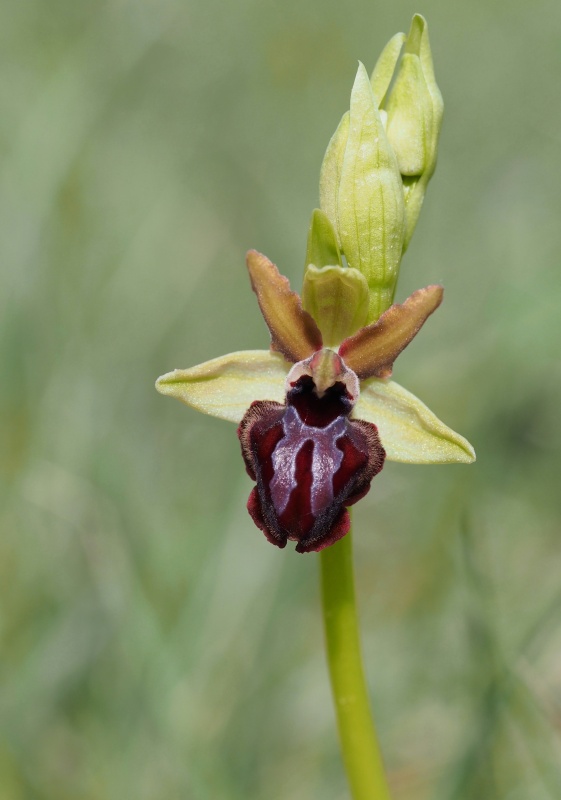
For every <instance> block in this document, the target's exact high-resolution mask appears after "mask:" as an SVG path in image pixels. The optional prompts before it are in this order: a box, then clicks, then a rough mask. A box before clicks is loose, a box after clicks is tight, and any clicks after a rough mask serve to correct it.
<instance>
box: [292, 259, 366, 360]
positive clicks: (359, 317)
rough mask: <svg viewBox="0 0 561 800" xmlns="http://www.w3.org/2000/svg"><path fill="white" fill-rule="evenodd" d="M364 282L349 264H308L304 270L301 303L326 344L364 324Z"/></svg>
mask: <svg viewBox="0 0 561 800" xmlns="http://www.w3.org/2000/svg"><path fill="white" fill-rule="evenodd" d="M368 303H369V297H368V284H367V283H366V278H365V277H364V275H362V274H361V273H360V272H359V271H358V270H357V269H353V268H352V267H338V266H326V267H323V268H321V269H318V267H316V266H315V265H314V264H309V265H308V267H307V269H306V272H305V273H304V286H303V289H302V305H303V307H304V309H305V310H306V311H308V312H309V313H310V314H311V315H312V317H313V318H314V319H315V321H316V322H317V324H318V327H319V329H320V331H321V334H322V336H323V343H324V345H325V346H326V347H335V346H338V345H339V344H341V342H342V341H343V339H346V338H347V337H348V336H352V335H353V333H356V332H357V331H358V330H359V328H362V327H364V325H366V322H367V319H368Z"/></svg>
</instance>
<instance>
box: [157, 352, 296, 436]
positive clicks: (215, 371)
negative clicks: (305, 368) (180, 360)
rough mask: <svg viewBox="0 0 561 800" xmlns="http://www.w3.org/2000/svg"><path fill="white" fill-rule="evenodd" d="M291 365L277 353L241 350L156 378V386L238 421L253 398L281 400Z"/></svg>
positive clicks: (164, 391)
mask: <svg viewBox="0 0 561 800" xmlns="http://www.w3.org/2000/svg"><path fill="white" fill-rule="evenodd" d="M291 366H292V364H289V363H288V361H285V360H284V358H283V357H282V356H281V355H280V353H273V352H271V351H269V350H242V351H240V352H237V353H229V354H228V355H226V356H221V357H220V358H213V359H212V361H206V362H205V363H204V364H199V365H198V366H196V367H191V369H176V370H174V371H173V372H168V373H167V374H166V375H162V377H161V378H158V380H157V381H156V389H157V390H158V391H159V392H160V393H161V394H165V395H169V396H170V397H176V398H177V399H178V400H181V402H182V403H185V404H186V405H188V406H191V407H192V408H195V409H197V411H202V412H203V414H210V416H212V417H218V418H219V419H225V420H228V421H229V422H240V421H241V419H242V417H243V415H244V414H245V412H246V411H247V409H248V408H249V406H250V405H251V404H252V402H253V401H254V400H276V401H277V402H279V403H283V402H284V399H285V389H284V382H285V379H286V375H287V373H288V371H289V369H290V368H291Z"/></svg>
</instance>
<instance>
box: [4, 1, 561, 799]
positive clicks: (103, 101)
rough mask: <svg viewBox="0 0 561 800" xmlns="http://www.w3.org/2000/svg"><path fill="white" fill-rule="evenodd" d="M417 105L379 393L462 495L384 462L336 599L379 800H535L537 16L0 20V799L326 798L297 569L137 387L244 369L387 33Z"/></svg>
mask: <svg viewBox="0 0 561 800" xmlns="http://www.w3.org/2000/svg"><path fill="white" fill-rule="evenodd" d="M415 11H420V12H422V13H424V14H425V15H426V17H427V18H428V21H429V27H430V34H431V41H432V45H433V53H434V59H435V64H436V73H437V79H438V81H439V84H440V86H441V89H442V92H443V95H444V99H445V121H444V128H443V133H442V137H441V146H440V156H439V166H438V169H437V172H436V175H435V177H434V179H433V181H432V183H431V186H430V188H429V191H428V194H427V199H426V201H425V207H424V209H423V214H422V215H421V219H420V222H419V226H418V228H417V231H416V234H415V237H414V239H413V242H412V245H411V247H410V249H409V251H408V253H407V255H406V257H405V259H404V262H403V266H402V277H401V282H400V287H399V290H398V297H399V298H400V299H403V298H404V297H405V296H407V294H408V293H409V292H410V291H412V290H413V289H416V288H418V287H420V286H424V285H426V284H428V283H431V282H436V281H441V282H442V283H443V284H444V285H445V287H446V298H445V303H444V305H443V307H442V309H441V310H440V311H439V312H438V314H437V315H435V317H434V318H432V319H431V321H430V323H429V324H428V325H427V326H426V328H425V329H424V330H423V334H422V336H420V337H419V338H418V340H416V341H415V343H414V345H412V346H411V347H410V348H409V349H408V351H407V352H406V353H405V354H404V355H403V356H402V357H401V358H400V359H399V362H398V366H397V369H396V373H395V377H396V379H397V380H398V381H399V382H400V383H402V384H403V385H405V386H406V387H407V388H408V389H410V390H411V391H413V392H414V393H415V394H417V395H418V396H420V397H421V398H422V399H423V400H424V401H425V402H426V403H427V404H428V405H429V407H431V408H432V409H433V410H434V411H435V412H436V413H437V414H438V415H439V416H441V417H442V418H443V419H444V420H445V421H446V422H447V423H448V424H450V425H451V426H452V427H454V428H455V429H457V430H459V431H460V432H462V433H463V434H464V435H466V436H467V437H468V438H469V439H470V440H471V441H472V443H473V444H474V446H475V448H476V450H477V453H478V461H477V464H476V465H475V466H472V467H463V466H440V467H410V466H405V465H399V464H388V465H387V467H386V469H384V471H383V473H382V474H381V475H380V476H379V477H377V478H376V480H375V482H374V484H373V488H372V491H371V492H370V494H369V495H368V497H367V498H366V499H365V500H364V501H362V502H361V503H360V504H359V506H358V507H357V510H356V514H355V522H356V547H357V553H356V556H357V565H358V591H359V598H360V606H361V618H362V626H363V631H364V648H365V655H366V661H367V666H368V677H369V682H370V686H371V692H372V698H373V704H374V707H375V712H376V716H377V720H378V725H379V730H380V735H381V739H382V744H383V750H384V754H385V757H386V760H387V764H388V769H389V775H390V780H391V784H392V787H393V792H394V797H395V800H429V798H430V800H547V799H548V798H552V799H553V800H555V799H557V800H558V798H559V797H561V766H560V764H561V747H560V741H561V739H560V736H561V626H560V620H561V581H560V576H561V552H560V551H561V537H560V529H561V491H560V489H559V480H560V476H561V469H560V461H559V450H560V446H561V421H560V416H559V408H560V403H561V364H560V360H559V355H558V350H559V340H560V338H561V337H560V332H561V331H560V329H561V325H560V311H559V309H560V307H561V280H560V278H559V274H560V270H559V267H560V264H559V252H560V222H559V219H560V211H561V202H560V195H559V152H560V145H561V137H560V130H561V104H560V101H559V85H560V83H561V47H560V42H561V7H560V6H559V2H558V0H543V1H542V0H539V1H538V2H534V3H527V2H523V0H497V1H496V2H489V0H476V1H475V2H470V3H456V2H449V3H444V2H437V0H425V2H424V5H423V6H422V7H421V6H419V5H418V4H417V3H412V2H408V1H407V2H405V1H404V2H385V3H382V2H381V1H380V0H368V2H367V0H348V1H347V2H345V3H342V2H338V1H337V0H285V2H282V3H281V2H274V1H273V0H261V1H259V0H237V2H230V3H228V2H226V0H205V2H203V1H202V0H198V2H195V1H194V0H184V1H183V2H182V0H135V1H134V2H133V1H132V0H105V1H102V0H98V1H97V2H94V1H93V0H91V1H89V0H8V2H6V3H4V4H3V6H2V10H1V12H0V60H1V68H0V102H1V108H2V114H1V115H0V150H1V165H0V209H1V210H0V220H1V222H0V229H1V235H0V287H1V291H0V304H1V311H0V331H1V345H0V346H1V361H0V365H1V366H0V368H1V381H0V410H1V437H0V483H1V488H0V500H1V511H0V515H1V516H0V522H1V536H0V636H1V650H0V798H1V800H123V799H124V800H128V798H135V800H176V799H177V800H207V799H208V800H216V799H218V800H222V798H224V800H242V798H243V800H262V799H263V800H312V798H313V799H314V800H345V798H347V796H348V795H347V790H346V784H345V779H344V775H343V772H342V767H341V764H340V760H339V755H338V748H337V740H336V734H335V724H334V716H333V711H332V706H331V698H330V693H329V686H328V682H327V674H326V668H325V663H324V652H323V641H322V629H321V620H320V613H319V601H318V580H317V578H318V575H317V566H318V565H317V563H316V562H317V559H316V557H315V556H313V555H312V556H299V555H296V554H295V553H294V552H293V551H291V550H289V549H288V548H287V550H286V551H284V552H281V551H278V550H277V549H276V548H273V547H271V545H269V544H268V543H267V542H266V541H265V538H264V537H263V535H262V534H261V533H260V532H259V531H258V530H257V529H256V528H255V527H254V526H253V524H252V523H251V521H250V519H249V517H248V515H247V512H246V509H245V503H246V498H247V495H248V492H249V490H250V486H251V482H250V480H249V478H248V477H247V476H246V475H245V472H244V470H243V468H242V462H241V458H240V454H239V446H238V442H237V439H236V435H235V429H234V426H232V425H229V424H227V423H225V422H220V421H217V420H214V419H211V418H207V417H203V416H200V415H197V413H196V412H194V411H191V410H190V409H187V408H185V407H183V406H181V405H180V404H179V403H177V402H172V401H171V400H167V399H164V398H162V397H161V396H159V395H157V394H156V392H155V391H154V389H153V383H154V379H155V378H156V377H157V376H158V375H159V374H161V373H163V372H166V371H169V370H170V369H173V368H175V367H187V366H190V365H192V364H196V363H199V362H200V361H203V360H205V359H208V358H212V357H214V356H217V355H220V354H222V353H225V352H229V351H231V350H236V349H244V348H255V347H266V346H267V343H268V336H267V333H266V329H265V326H264V324H263V322H262V320H261V317H260V314H259V312H258V309H257V304H256V302H255V299H254V297H253V295H252V293H251V292H250V291H249V287H248V280H247V276H246V273H245V266H244V253H245V251H246V250H247V249H248V248H250V247H255V248H257V249H259V250H261V251H263V252H265V253H267V255H268V256H269V257H270V258H272V259H273V260H274V261H275V262H276V263H278V264H279V266H280V267H281V269H282V271H283V272H285V273H286V274H287V275H289V276H290V278H291V280H292V282H293V285H294V286H296V287H298V286H299V284H300V281H301V275H302V269H303V258H304V252H305V237H306V230H307V225H308V219H309V214H310V212H311V210H312V208H313V207H314V206H315V205H317V182H318V175H319V167H320V164H321V159H322V155H323V151H324V149H325V147H326V145H327V142H328V140H329V137H330V136H331V134H332V132H333V131H334V129H335V126H336V124H337V122H338V120H339V118H340V116H341V115H342V113H343V112H344V111H345V109H346V108H347V107H348V99H349V94H350V89H351V85H352V81H353V78H354V74H355V70H356V65H357V60H358V59H361V60H362V61H364V62H365V63H366V65H367V67H368V68H369V69H371V68H372V67H373V65H374V62H375V59H376V57H377V54H378V53H379V51H380V50H381V48H382V46H383V45H384V44H385V42H386V41H387V40H388V39H389V38H390V36H392V35H393V34H394V33H395V32H397V31H398V30H407V29H408V26H409V22H410V18H411V15H412V13H413V12H415Z"/></svg>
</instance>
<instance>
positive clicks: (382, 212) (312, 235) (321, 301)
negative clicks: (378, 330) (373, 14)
mask: <svg viewBox="0 0 561 800" xmlns="http://www.w3.org/2000/svg"><path fill="white" fill-rule="evenodd" d="M442 112H443V103H442V96H441V94H440V90H439V89H438V86H437V84H436V81H435V76H434V69H433V64H432V56H431V49H430V43H429V38H428V30H427V23H426V21H425V19H424V18H423V17H422V16H420V15H419V14H415V16H414V17H413V20H412V23H411V29H410V31H409V34H408V35H407V36H405V34H403V33H398V34H396V35H395V36H394V37H393V38H392V39H390V41H389V42H388V44H387V45H386V47H385V48H384V50H383V51H382V53H381V55H380V57H379V59H378V61H377V63H376V66H375V68H374V71H373V73H372V75H371V76H370V77H369V76H368V74H367V72H366V69H365V68H364V66H363V65H362V64H360V66H359V69H358V73H357V76H356V79H355V83H354V86H353V89H352V93H351V102H350V110H349V111H347V112H346V114H344V115H343V118H342V119H341V122H340V123H339V126H338V128H337V130H336V131H335V134H334V135H333V137H332V139H331V141H330V143H329V145H328V148H327V151H326V153H325V157H324V160H323V164H322V168H321V175H320V206H321V209H316V210H315V211H314V213H313V215H312V221H311V224H310V232H309V236H308V248H307V253H306V272H305V277H304V290H303V300H304V307H305V308H307V310H309V311H311V312H315V315H317V316H316V318H319V320H320V327H321V329H322V333H323V334H324V337H325V340H326V343H329V344H336V343H337V342H338V341H339V342H340V341H341V339H342V338H344V337H346V336H350V335H352V334H353V333H354V332H355V331H356V330H358V329H359V328H360V327H361V326H363V325H365V324H368V323H370V322H374V321H376V320H377V319H378V318H379V317H380V315H381V314H382V313H383V312H384V311H385V310H386V309H387V308H389V306H390V305H391V304H392V302H393V297H394V293H395V287H396V282H397V276H398V271H399V265H400V262H401V258H402V256H403V254H404V252H405V250H406V249H407V247H408V245H409V242H410V240H411V236H412V235H413V231H414V229H415V226H416V224H417V220H418V218H419V214H420V211H421V206H422V203H423V199H424V196H425V191H426V188H427V185H428V182H429V180H430V178H431V176H432V174H433V173H434V169H435V167H436V154H437V146H438V137H439V133H440V127H441V123H442ZM351 298H353V300H352V302H349V301H350V300H351ZM342 309H347V311H346V313H341V310H342Z"/></svg>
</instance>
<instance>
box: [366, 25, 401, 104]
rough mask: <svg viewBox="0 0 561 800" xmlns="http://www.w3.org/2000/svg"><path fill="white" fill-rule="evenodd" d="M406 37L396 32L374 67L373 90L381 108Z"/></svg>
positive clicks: (371, 81) (371, 80)
mask: <svg viewBox="0 0 561 800" xmlns="http://www.w3.org/2000/svg"><path fill="white" fill-rule="evenodd" d="M406 38H407V37H406V36H405V34H404V33H396V34H395V36H392V38H391V39H390V41H389V42H388V43H387V45H386V46H385V47H384V49H383V50H382V52H381V53H380V57H379V58H378V61H377V62H376V66H375V67H374V70H373V72H372V75H371V76H370V83H371V85H372V91H373V92H374V97H375V98H376V102H377V103H378V107H379V108H381V107H383V105H384V100H385V98H386V94H387V91H388V89H389V86H390V83H391V80H392V77H393V73H394V70H395V66H396V64H397V62H398V60H399V56H400V53H401V50H402V48H403V43H404V42H405V39H406Z"/></svg>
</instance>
